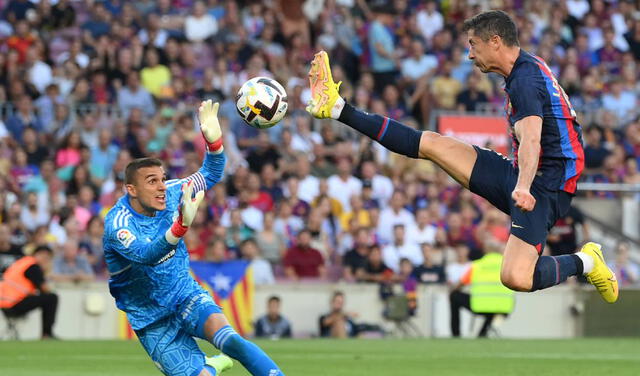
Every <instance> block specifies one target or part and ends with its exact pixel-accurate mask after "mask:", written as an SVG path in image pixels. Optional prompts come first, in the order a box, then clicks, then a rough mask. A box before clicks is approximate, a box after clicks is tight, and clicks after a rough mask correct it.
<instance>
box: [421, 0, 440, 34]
mask: <svg viewBox="0 0 640 376" xmlns="http://www.w3.org/2000/svg"><path fill="white" fill-rule="evenodd" d="M437 7H438V3H437V2H436V1H435V0H429V1H427V4H426V7H425V8H424V9H422V10H420V11H419V12H418V14H417V15H416V24H417V26H418V29H419V30H420V31H421V32H422V36H423V37H424V39H425V40H427V42H431V39H433V37H434V36H435V35H436V33H437V32H438V31H440V30H442V28H443V27H444V18H443V17H442V14H440V12H438V9H437Z"/></svg>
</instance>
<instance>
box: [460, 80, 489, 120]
mask: <svg viewBox="0 0 640 376" xmlns="http://www.w3.org/2000/svg"><path fill="white" fill-rule="evenodd" d="M478 81H479V77H478V76H477V75H475V74H470V75H469V78H468V80H467V88H466V89H465V90H463V91H461V92H460V93H459V94H458V96H457V97H456V103H458V110H460V111H476V109H477V107H478V104H480V103H487V102H489V98H488V97H487V95H486V94H485V93H484V92H482V91H480V90H479V89H478Z"/></svg>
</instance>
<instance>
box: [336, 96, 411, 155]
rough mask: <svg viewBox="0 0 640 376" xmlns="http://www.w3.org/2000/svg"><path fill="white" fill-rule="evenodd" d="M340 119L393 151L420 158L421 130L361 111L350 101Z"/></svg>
mask: <svg viewBox="0 0 640 376" xmlns="http://www.w3.org/2000/svg"><path fill="white" fill-rule="evenodd" d="M338 120H340V121H341V122H343V123H345V124H346V125H348V126H350V127H351V128H353V129H355V130H357V131H358V132H360V133H362V134H364V135H365V136H368V137H369V138H372V139H374V140H376V141H378V142H379V143H380V144H381V145H382V146H384V147H386V148H387V149H389V150H391V151H392V152H395V153H398V154H402V155H406V156H407V157H411V158H418V150H419V149H420V138H421V137H422V132H420V131H417V130H415V129H413V128H409V127H407V126H406V125H404V124H402V123H399V122H397V121H395V120H393V119H389V118H388V117H383V116H380V115H376V114H368V113H366V112H364V111H360V110H358V109H357V108H355V107H353V106H351V105H350V104H349V103H345V105H344V108H343V109H342V112H341V113H340V117H339V118H338Z"/></svg>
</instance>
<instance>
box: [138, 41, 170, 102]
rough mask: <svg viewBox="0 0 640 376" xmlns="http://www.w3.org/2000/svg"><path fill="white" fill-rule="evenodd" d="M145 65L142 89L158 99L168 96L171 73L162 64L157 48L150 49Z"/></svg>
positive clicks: (141, 74) (142, 74)
mask: <svg viewBox="0 0 640 376" xmlns="http://www.w3.org/2000/svg"><path fill="white" fill-rule="evenodd" d="M145 65H146V66H145V67H144V68H142V70H141V71H140V78H141V80H142V87H144V88H145V89H146V90H147V91H148V92H149V93H151V94H152V95H153V96H154V97H156V98H158V97H162V96H164V95H166V90H167V89H168V87H169V85H170V83H171V71H170V70H169V68H167V67H166V66H165V65H162V64H160V57H159V56H158V51H157V50H156V49H155V48H149V49H148V50H147V52H146V53H145Z"/></svg>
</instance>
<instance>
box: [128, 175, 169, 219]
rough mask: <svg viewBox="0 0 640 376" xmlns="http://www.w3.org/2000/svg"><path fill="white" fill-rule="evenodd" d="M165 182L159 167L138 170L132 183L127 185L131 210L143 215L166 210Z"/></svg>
mask: <svg viewBox="0 0 640 376" xmlns="http://www.w3.org/2000/svg"><path fill="white" fill-rule="evenodd" d="M165 180H166V178H165V173H164V169H163V168H162V167H160V166H151V167H143V168H140V169H138V171H137V172H136V178H135V180H134V183H133V184H127V191H128V193H129V196H131V198H132V200H131V201H132V203H131V205H132V206H133V208H134V209H136V210H137V211H141V212H142V214H145V215H154V214H155V212H156V211H158V210H164V209H166V208H167V186H166V185H165ZM134 202H135V203H134ZM136 203H137V205H136Z"/></svg>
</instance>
